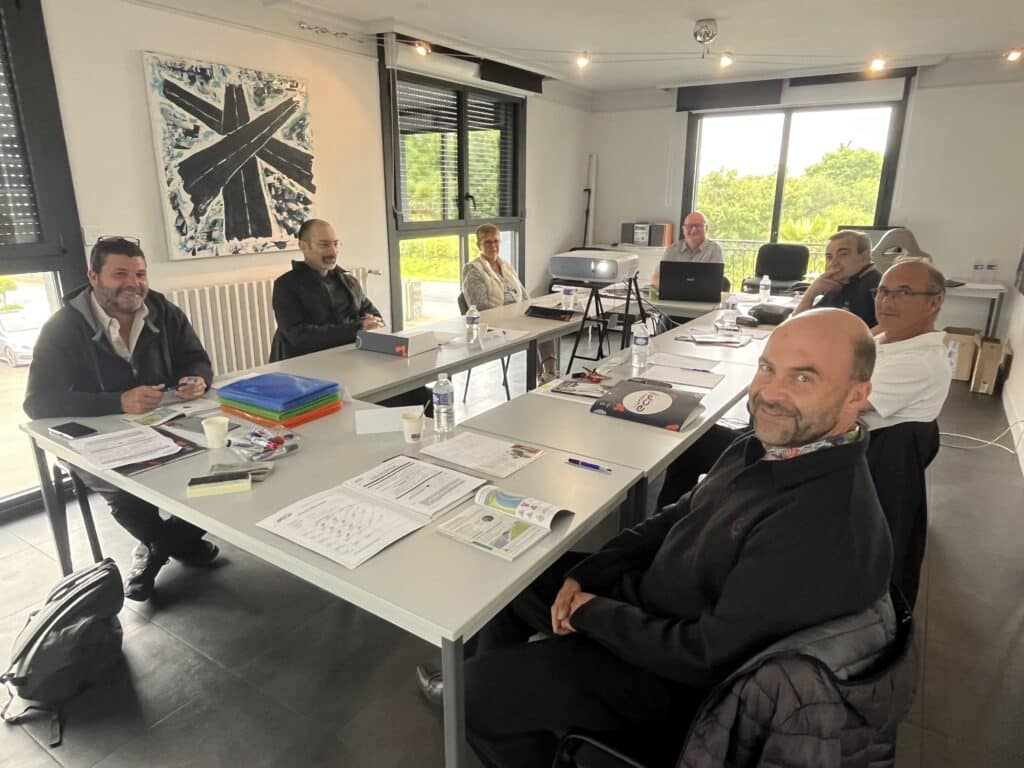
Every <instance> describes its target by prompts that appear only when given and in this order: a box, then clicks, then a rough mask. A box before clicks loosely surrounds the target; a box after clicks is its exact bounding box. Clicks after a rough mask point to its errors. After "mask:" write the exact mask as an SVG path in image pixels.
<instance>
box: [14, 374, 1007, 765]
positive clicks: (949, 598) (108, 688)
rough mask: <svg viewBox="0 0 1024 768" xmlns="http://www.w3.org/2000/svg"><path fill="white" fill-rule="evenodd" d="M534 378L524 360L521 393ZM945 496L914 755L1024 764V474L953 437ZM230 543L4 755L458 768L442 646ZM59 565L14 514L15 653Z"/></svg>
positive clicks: (975, 411) (910, 734)
mask: <svg viewBox="0 0 1024 768" xmlns="http://www.w3.org/2000/svg"><path fill="white" fill-rule="evenodd" d="M522 371H523V361H522V355H519V356H517V358H516V359H515V360H513V365H512V369H511V375H510V379H511V381H512V384H513V395H515V394H516V393H517V392H522V390H523V377H522ZM500 378H501V377H500V371H499V370H498V368H497V364H493V365H492V366H491V367H488V368H480V369H477V370H476V371H474V373H473V376H472V387H471V389H470V398H469V401H470V404H471V409H472V410H474V411H475V410H478V409H482V408H484V407H488V406H490V405H493V404H495V403H497V402H500V401H502V400H504V397H505V396H504V392H503V391H502V390H501V388H500ZM463 381H464V379H463V377H462V376H458V377H456V388H457V391H459V392H460V394H461V386H462V382H463ZM464 414H465V412H463V414H462V415H464ZM940 423H941V425H942V427H943V429H944V430H946V431H953V432H964V433H969V434H974V435H979V436H992V435H994V434H995V433H997V432H999V431H1000V430H1002V429H1003V428H1004V427H1005V419H1004V417H1003V414H1002V410H1001V408H1000V407H999V404H998V401H997V400H995V399H993V398H988V397H982V396H974V395H969V394H968V393H967V392H966V391H965V389H964V387H963V386H962V385H954V391H953V395H952V396H951V398H950V402H949V403H948V404H947V407H946V411H945V412H944V414H943V417H942V419H941V420H940ZM930 488H931V530H930V539H929V547H928V556H927V561H926V573H925V577H924V581H923V586H922V593H921V598H920V601H919V605H918V611H917V614H918V616H917V618H918V622H919V640H920V642H921V643H922V648H923V650H924V653H923V659H924V664H923V675H922V683H921V686H920V690H919V695H918V700H917V702H916V704H915V706H914V711H913V713H912V714H911V717H910V718H909V720H908V722H907V723H906V724H905V725H904V727H903V729H902V731H901V743H900V749H899V758H898V763H897V765H898V766H899V768H918V767H920V768H946V767H947V766H949V767H950V768H952V767H954V766H955V767H957V768H974V766H992V767H994V768H1001V767H1002V766H1020V765H1022V764H1024V734H1022V731H1021V729H1020V727H1019V723H1020V721H1021V717H1022V715H1024V684H1022V683H1021V680H1022V679H1024V674H1022V673H1024V640H1022V626H1024V601H1022V600H1021V596H1022V595H1024V558H1021V557H1019V555H1018V550H1019V542H1020V541H1021V540H1022V538H1024V508H1022V504H1021V499H1022V498H1024V493H1022V491H1024V480H1022V478H1021V474H1020V471H1019V469H1018V468H1017V464H1016V457H1014V456H1011V455H1009V454H1007V453H1005V452H1002V451H998V450H995V449H992V448H986V449H983V450H979V451H968V452H965V451H958V450H955V449H952V448H943V449H942V451H940V453H939V456H938V458H937V459H936V462H935V464H934V465H933V467H932V469H931V470H930ZM95 506H97V507H98V509H97V510H96V511H97V515H96V519H97V524H98V526H99V529H100V537H101V539H102V541H103V544H104V547H105V550H106V552H107V553H109V554H111V555H113V556H115V557H116V558H117V559H118V560H119V562H121V563H124V562H127V555H128V553H129V552H130V550H131V547H132V545H133V542H132V541H131V540H130V539H129V537H128V536H127V535H126V534H125V533H123V532H122V531H121V529H120V528H119V527H118V526H117V525H116V524H115V523H114V522H113V521H112V520H111V519H110V517H109V515H107V514H106V513H105V511H104V510H103V508H102V504H96V505H95ZM72 517H74V512H72ZM73 540H74V542H75V560H76V563H79V564H83V563H85V562H87V561H88V555H87V547H86V544H85V541H84V535H82V533H81V530H80V525H79V526H78V528H77V530H76V532H75V533H73ZM222 551H223V552H224V555H223V557H222V561H221V566H220V567H219V568H216V569H213V570H211V571H203V570H190V569H187V568H185V567H182V566H180V565H174V564H172V565H170V566H168V568H167V570H166V571H165V572H164V573H163V574H161V579H160V582H159V592H158V596H157V598H155V599H154V600H153V601H152V602H151V603H147V604H143V605H139V604H136V603H129V604H128V605H127V607H126V609H125V610H124V611H123V612H122V620H123V622H124V624H125V640H124V650H125V662H124V664H123V665H122V666H121V667H119V668H118V669H117V670H116V671H115V672H114V673H113V674H112V675H111V676H110V679H109V680H107V681H106V682H104V683H103V684H101V685H98V686H95V687H93V688H92V689H90V690H88V691H86V692H85V693H83V694H82V695H81V696H79V697H78V698H77V699H76V700H75V701H74V702H73V703H72V704H71V705H70V706H69V707H67V710H66V726H65V736H64V744H63V745H62V746H60V747H57V748H53V749H51V748H49V747H46V746H44V745H45V744H46V735H47V734H46V727H45V724H44V723H43V722H42V721H37V722H34V723H32V722H30V723H28V724H26V725H24V726H16V727H0V765H2V766H4V768H42V767H43V766H55V765H65V766H76V767H77V766H83V767H84V766H93V765H96V766H101V767H102V768H114V767H115V766H118V767H120V766H125V767H129V766H130V767H132V768H135V767H137V766H197V767H202V768H206V766H231V767H232V768H236V767H237V768H242V767H243V766H244V767H245V768H250V767H252V766H289V767H290V766H328V765H330V766H341V765H344V766H375V767H376V766H409V767H410V768H412V767H413V766H415V767H416V768H419V767H420V766H432V765H441V764H442V762H443V760H442V746H441V735H442V734H441V725H440V719H439V717H438V716H437V714H436V713H435V712H433V711H432V710H430V709H428V708H427V707H426V705H425V704H424V703H423V702H422V701H420V699H419V697H418V694H417V691H416V689H415V684H414V682H413V675H412V669H413V667H414V665H415V664H416V663H417V662H418V661H420V660H423V659H425V658H429V657H432V656H435V655H436V650H435V649H433V648H431V647H430V646H428V645H426V644H425V643H422V642H421V641H419V640H416V639H414V638H413V637H411V636H410V635H407V634H405V633H403V632H401V631H399V630H396V629H394V628H393V627H391V626H390V625H388V624H385V623H384V622H382V621H380V620H378V619H375V618H374V617H372V616H370V615H368V614H365V613H363V612H361V611H358V610H356V609H353V608H351V607H350V606H348V605H346V604H345V603H343V602H341V601H339V600H336V599H334V598H332V597H331V596H329V595H327V594H326V593H324V592H321V591H320V590H318V589H316V588H315V587H312V586H310V585H308V584H306V583H305V582H302V581H300V580H298V579H295V578H292V577H290V576H287V575H285V574H284V573H282V572H281V571H279V570H277V569H276V568H274V567H272V566H269V565H266V564H264V563H263V562H261V561H260V560H257V559H256V558H254V557H251V556H250V555H247V554H245V553H244V552H241V551H240V550H238V549H236V548H234V547H231V546H229V545H222ZM57 575H58V572H57V563H56V559H55V555H54V552H53V548H52V545H51V543H50V534H49V530H48V528H47V525H46V521H45V518H44V517H43V516H41V515H36V516H33V517H29V518H23V519H20V520H16V521H12V522H8V523H5V524H2V525H0V649H6V648H8V647H9V645H10V642H11V639H12V638H13V636H14V635H15V634H16V633H17V631H18V629H19V628H20V626H21V624H22V622H23V621H24V617H25V614H26V612H27V610H28V608H29V606H31V605H32V604H34V603H35V602H36V601H37V600H39V599H40V598H41V597H42V596H43V595H44V594H45V592H46V591H47V589H48V588H49V587H50V586H51V585H52V583H53V582H54V581H55V579H56V578H57Z"/></svg>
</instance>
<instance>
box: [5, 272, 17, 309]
mask: <svg viewBox="0 0 1024 768" xmlns="http://www.w3.org/2000/svg"><path fill="white" fill-rule="evenodd" d="M17 288H18V284H17V283H16V282H14V278H13V277H9V276H8V275H0V304H6V303H7V294H8V293H9V292H10V291H14V290H17ZM19 308H20V307H19Z"/></svg>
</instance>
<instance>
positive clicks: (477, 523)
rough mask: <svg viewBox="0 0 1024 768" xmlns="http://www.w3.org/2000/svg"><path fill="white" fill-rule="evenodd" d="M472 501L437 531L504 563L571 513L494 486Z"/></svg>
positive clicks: (477, 494)
mask: <svg viewBox="0 0 1024 768" xmlns="http://www.w3.org/2000/svg"><path fill="white" fill-rule="evenodd" d="M473 501H474V503H473V504H472V505H470V506H469V508H467V509H465V510H463V511H462V512H460V513H459V514H458V515H456V516H455V517H453V518H452V519H451V520H449V521H448V522H446V523H444V524H443V525H442V526H441V527H440V528H438V530H439V531H440V532H441V533H443V534H444V535H445V536H450V537H452V538H453V539H457V540H458V541H462V542H465V543H466V544H472V545H473V546H475V547H479V548H480V549H483V550H484V551H486V552H490V553H491V554H493V555H497V556H498V557H501V558H504V559H505V560H514V559H515V558H516V557H518V556H519V555H521V554H522V553H523V552H525V551H526V550H527V549H529V548H530V547H532V546H533V545H534V544H535V543H537V541H539V540H540V539H542V538H544V537H545V536H547V535H548V533H550V531H551V525H552V523H554V520H555V517H556V516H557V515H559V514H560V513H562V512H565V513H566V514H570V515H571V514H572V512H571V511H569V510H567V509H561V508H560V507H556V506H555V505H554V504H548V503H547V502H544V501H538V500H537V499H531V498H529V497H527V496H515V495H513V494H511V493H508V492H507V491H503V490H501V489H500V488H498V487H497V486H494V485H485V486H484V487H483V488H481V489H480V490H479V491H477V492H476V496H475V497H474V499H473Z"/></svg>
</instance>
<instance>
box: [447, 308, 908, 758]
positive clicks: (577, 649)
mask: <svg viewBox="0 0 1024 768" xmlns="http://www.w3.org/2000/svg"><path fill="white" fill-rule="evenodd" d="M874 357H875V346H874V343H873V341H872V339H871V336H870V334H869V333H868V329H867V327H866V326H865V325H864V323H863V322H862V321H861V320H859V319H858V318H857V317H855V316H854V315H853V314H851V313H848V312H844V311H840V310H836V309H823V310H812V311H809V312H807V313H805V314H803V315H801V316H800V317H797V318H794V319H792V320H790V321H789V322H787V323H785V324H784V325H782V326H780V327H779V329H778V330H777V331H776V332H775V333H774V334H773V335H772V336H771V338H770V339H769V341H768V344H767V346H766V348H765V351H764V354H763V355H762V357H761V359H760V362H759V365H758V370H757V373H756V374H755V377H754V379H753V381H752V383H751V385H750V390H749V396H750V403H751V406H750V407H751V414H752V417H753V423H754V430H753V432H752V433H749V434H746V435H744V436H742V437H741V438H740V439H738V440H737V441H736V442H735V443H734V444H733V445H732V446H730V448H729V449H728V450H727V451H726V452H725V454H724V455H723V456H722V458H721V459H720V460H719V461H718V462H717V463H716V465H715V466H714V467H713V468H712V470H711V472H710V473H709V475H708V477H707V478H706V479H705V481H704V482H703V483H701V484H700V485H698V486H697V487H696V488H695V489H694V490H693V491H692V492H691V493H689V494H687V495H686V496H684V497H683V498H682V499H680V501H679V503H678V504H677V505H676V506H675V507H674V508H670V509H667V510H665V511H663V512H662V513H661V514H659V515H656V516H655V517H653V518H650V519H649V520H647V521H646V522H644V523H642V524H640V525H638V526H636V527H634V528H632V529H629V530H626V531H624V532H622V533H621V534H620V535H619V536H617V537H616V538H615V539H613V540H612V541H610V542H609V543H608V544H607V545H605V546H604V548H602V549H601V550H600V551H599V552H597V553H595V554H593V555H590V556H589V557H584V556H582V555H574V554H570V555H567V556H566V557H564V558H562V559H561V560H560V561H559V562H558V563H556V565H555V566H554V567H553V568H551V569H549V570H548V571H547V572H546V573H545V574H543V575H542V576H541V577H540V579H538V581H536V582H535V583H534V584H533V585H532V586H531V587H530V588H529V589H527V590H526V591H525V592H524V593H523V594H521V595H520V596H519V597H517V598H516V599H515V600H514V601H513V602H512V604H511V605H510V606H508V607H507V608H505V609H504V610H503V611H502V612H501V613H499V614H498V616H496V617H495V618H494V619H493V620H492V621H491V622H490V623H489V624H488V625H487V626H486V627H485V628H484V629H483V630H481V632H480V634H479V635H478V637H477V638H476V642H475V648H471V649H470V653H474V655H473V658H471V659H470V660H469V661H468V662H467V665H466V717H467V723H468V727H469V737H470V743H471V744H472V745H473V747H474V748H475V750H476V751H477V753H478V754H479V755H480V757H481V759H482V760H483V761H484V763H485V764H486V765H489V766H538V765H549V764H550V763H551V760H552V757H553V754H554V750H555V747H556V744H557V740H558V737H559V735H560V734H561V733H562V732H564V731H566V730H568V729H576V730H582V731H588V732H591V733H599V734H602V735H603V736H606V737H611V738H613V739H614V737H615V736H616V735H623V734H629V735H630V736H632V737H637V736H640V737H642V738H641V740H640V741H641V743H642V744H643V745H644V746H645V747H646V748H647V750H646V751H647V752H649V754H647V755H645V757H646V758H647V759H648V760H650V761H653V762H654V763H656V764H657V763H661V762H671V761H672V759H673V757H674V756H675V753H676V752H677V751H678V748H679V745H680V744H681V742H682V740H683V738H684V736H685V734H686V729H687V723H688V721H689V719H690V718H691V717H692V716H693V713H694V712H695V710H696V708H697V707H698V705H699V703H700V702H701V700H702V699H703V697H704V696H705V695H706V694H707V692H708V691H709V690H710V689H711V688H713V687H714V686H715V685H716V684H717V683H718V682H720V681H721V680H723V679H725V677H726V676H728V675H729V673H730V672H732V671H733V670H735V669H737V668H738V667H739V665H740V664H742V663H743V661H744V660H745V659H747V658H748V657H750V656H752V655H753V654H754V653H756V652H758V651H760V650H761V649H763V648H765V647H767V646H768V645H770V644H771V643H773V642H775V641H778V640H779V639H781V638H784V637H786V636H788V635H790V634H792V633H793V632H796V631H797V630H799V629H802V628H804V627H808V626H812V625H816V624H820V623H823V622H825V621H828V620H829V619H832V618H835V617H838V616H843V615H847V614H853V613H858V612H860V611H863V610H865V609H866V608H868V607H869V606H870V605H872V604H873V603H874V602H875V601H876V600H877V599H878V598H879V597H880V596H881V595H883V594H885V593H886V590H887V589H888V584H889V575H890V569H891V565H892V547H891V543H890V539H889V532H888V529H887V527H886V523H885V518H884V517H883V515H882V512H881V510H880V508H879V505H878V500H877V498H876V496H875V491H874V487H873V486H872V482H871V476H870V474H869V472H868V468H867V465H866V463H865V460H864V451H865V444H866V440H865V438H866V433H865V430H864V429H863V428H862V427H861V426H860V425H859V423H858V421H857V417H858V415H859V413H860V412H861V410H863V408H864V405H865V403H866V401H867V397H868V395H869V393H870V391H871V384H870V377H871V370H872V367H873V365H874ZM538 631H543V632H546V633H548V634H554V635H555V637H549V638H548V639H545V640H542V641H539V642H534V643H526V642H525V641H526V640H527V638H529V637H530V636H531V635H532V634H533V633H535V632H538Z"/></svg>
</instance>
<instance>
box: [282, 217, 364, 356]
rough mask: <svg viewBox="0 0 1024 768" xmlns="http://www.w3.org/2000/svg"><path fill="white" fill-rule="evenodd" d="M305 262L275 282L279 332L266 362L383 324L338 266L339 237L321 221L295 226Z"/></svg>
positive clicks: (351, 338) (349, 339)
mask: <svg viewBox="0 0 1024 768" xmlns="http://www.w3.org/2000/svg"><path fill="white" fill-rule="evenodd" d="M298 238H299V250H300V251H302V256H303V260H302V261H293V262H292V269H291V271H290V272H286V273H285V274H283V275H281V276H280V277H279V278H277V280H275V281H274V298H273V302H274V318H275V319H276V320H277V331H276V332H275V333H274V341H273V343H272V344H271V347H270V361H271V362H274V361H276V360H286V359H288V358H290V357H298V356H299V355H306V354H309V353H310V352H319V351H320V350H322V349H330V348H332V347H340V346H342V345H344V344H352V343H353V342H355V340H356V333H357V332H358V331H360V330H372V329H374V328H382V327H383V326H384V320H383V318H382V317H381V314H380V310H378V309H377V308H376V307H375V306H374V305H373V302H372V301H370V299H369V298H367V296H366V294H365V293H363V289H362V287H361V286H360V285H359V281H358V280H356V279H355V278H354V277H353V276H352V275H351V274H350V273H349V272H347V271H346V270H344V269H342V268H341V267H340V266H338V236H337V235H336V234H335V233H334V227H332V226H331V225H330V224H328V223H327V222H326V221H323V220H322V219H308V220H306V221H304V222H303V223H302V226H301V227H299V233H298Z"/></svg>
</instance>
